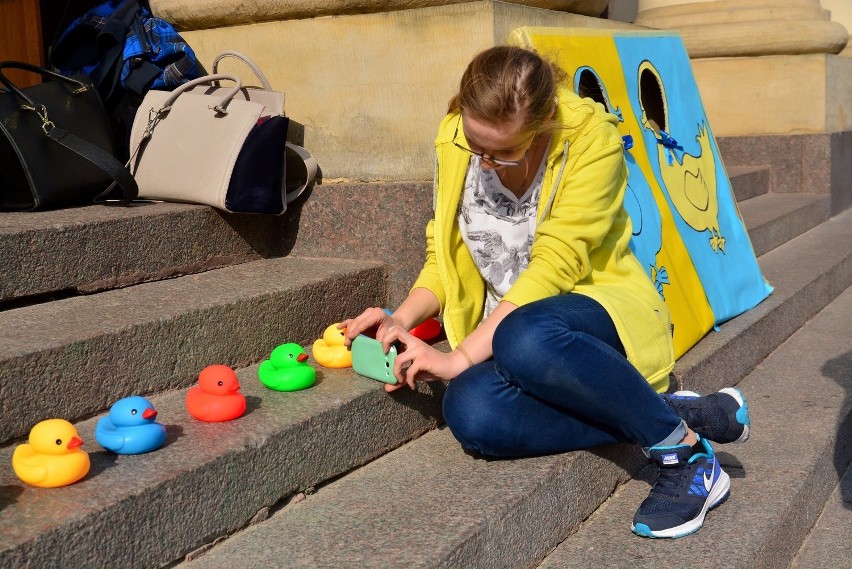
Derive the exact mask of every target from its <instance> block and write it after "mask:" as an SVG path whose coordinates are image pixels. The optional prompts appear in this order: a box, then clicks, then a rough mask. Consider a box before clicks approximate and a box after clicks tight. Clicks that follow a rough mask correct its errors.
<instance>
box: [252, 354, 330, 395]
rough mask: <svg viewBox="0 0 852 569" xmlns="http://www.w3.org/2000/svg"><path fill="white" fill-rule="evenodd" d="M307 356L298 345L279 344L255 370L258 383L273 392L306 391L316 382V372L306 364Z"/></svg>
mask: <svg viewBox="0 0 852 569" xmlns="http://www.w3.org/2000/svg"><path fill="white" fill-rule="evenodd" d="M307 361H308V354H306V353H305V350H303V349H302V347H301V346H300V345H299V344H294V343H292V342H291V343H287V344H281V345H280V346H278V347H277V348H275V349H274V350H272V353H271V354H270V355H269V359H268V360H263V361H262V362H261V363H260V367H258V369H257V377H258V378H259V379H260V382H261V383H262V384H263V385H265V386H266V387H268V388H269V389H274V390H275V391H298V390H300V389H306V388H308V387H310V386H312V385H313V384H314V382H315V381H316V380H317V372H316V371H315V370H314V368H312V367H311V366H309V365H308V364H307Z"/></svg>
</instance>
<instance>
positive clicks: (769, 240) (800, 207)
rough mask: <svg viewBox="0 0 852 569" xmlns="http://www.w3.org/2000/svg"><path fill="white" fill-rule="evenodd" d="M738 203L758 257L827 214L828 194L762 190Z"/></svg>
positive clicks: (829, 202) (819, 221)
mask: <svg viewBox="0 0 852 569" xmlns="http://www.w3.org/2000/svg"><path fill="white" fill-rule="evenodd" d="M738 207H739V210H740V215H741V216H742V219H743V221H744V223H745V225H746V227H748V235H749V238H750V240H751V244H752V247H753V249H754V254H755V255H756V256H758V257H759V256H761V255H763V254H764V253H766V252H768V251H771V250H772V249H774V248H776V247H778V246H779V245H781V244H783V243H786V242H787V241H789V240H790V239H792V238H794V237H796V236H797V235H801V234H802V233H804V232H806V231H807V230H809V229H812V228H813V227H816V226H817V225H819V224H820V223H822V222H823V221H825V220H827V219H828V218H829V217H831V196H829V195H827V194H804V193H799V194H762V195H757V196H754V197H751V198H749V199H746V200H743V201H740V202H739V204H738Z"/></svg>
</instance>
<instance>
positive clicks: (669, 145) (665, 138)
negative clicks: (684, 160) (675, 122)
mask: <svg viewBox="0 0 852 569" xmlns="http://www.w3.org/2000/svg"><path fill="white" fill-rule="evenodd" d="M657 143H658V144H662V145H663V147H664V148H665V149H666V158H667V159H668V162H669V166H671V165H672V162H673V160H674V152H673V150H680V151H681V152H683V146H681V145H680V144H678V143H677V140H675V139H674V138H672V137H671V136H669V133H667V132H666V131H664V130H661V131H660V138H658V139H657Z"/></svg>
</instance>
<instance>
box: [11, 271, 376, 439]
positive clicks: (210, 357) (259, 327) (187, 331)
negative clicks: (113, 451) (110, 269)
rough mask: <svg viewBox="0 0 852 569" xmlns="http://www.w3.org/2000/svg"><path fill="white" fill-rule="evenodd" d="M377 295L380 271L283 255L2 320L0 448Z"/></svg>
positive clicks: (316, 332) (305, 331) (187, 377)
mask: <svg viewBox="0 0 852 569" xmlns="http://www.w3.org/2000/svg"><path fill="white" fill-rule="evenodd" d="M386 298H387V282H386V273H385V269H384V266H383V265H381V264H380V263H377V262H375V261H352V260H343V259H327V258H325V259H316V258H295V257H284V258H276V259H262V260H259V261H252V262H249V263H245V264H242V265H236V266H232V267H225V268H221V269H216V270H211V271H207V272H204V273H201V274H197V275H188V276H184V277H181V278H177V279H170V280H166V281H159V282H152V283H144V284H140V285H137V286H132V287H128V288H123V289H118V290H112V291H106V292H102V293H99V294H94V295H88V296H80V297H74V298H68V299H64V300H58V301H54V302H49V303H44V304H38V305H33V306H26V307H22V308H16V309H12V310H6V311H3V312H0V330H2V331H3V333H2V335H0V377H2V378H3V386H2V390H0V408H1V409H2V413H0V444H2V443H4V442H6V441H8V440H10V439H13V438H15V437H21V436H24V435H26V434H27V433H28V432H29V429H30V428H31V427H32V425H33V424H35V423H36V422H38V421H41V420H43V419H46V418H50V417H62V418H65V419H68V420H77V419H81V418H84V417H87V416H91V415H93V414H95V413H98V412H100V411H102V410H104V409H107V408H108V407H109V405H111V404H112V403H113V402H114V401H116V400H117V399H119V398H121V397H124V396H128V395H131V394H140V395H142V394H148V393H154V392H158V391H162V390H165V389H170V388H176V387H184V386H187V385H189V384H191V383H194V382H195V380H196V378H197V376H198V373H199V372H200V371H201V369H202V368H204V367H206V366H208V365H210V364H214V363H222V364H226V365H231V366H235V367H240V366H246V365H251V364H254V363H257V362H259V361H261V360H262V359H263V358H264V357H268V355H269V353H270V352H271V350H272V349H273V348H274V347H275V346H276V345H278V344H281V343H284V342H287V341H292V342H297V343H300V344H302V345H310V344H311V343H312V342H313V341H314V340H315V339H316V338H318V337H320V336H321V335H322V332H323V330H324V329H325V328H326V326H328V325H329V324H331V323H333V322H339V321H340V320H342V319H343V318H344V317H346V316H349V315H352V314H357V313H359V312H360V311H361V310H363V309H364V308H366V307H368V306H374V305H377V304H378V305H382V304H383V303H384V302H385V299H386Z"/></svg>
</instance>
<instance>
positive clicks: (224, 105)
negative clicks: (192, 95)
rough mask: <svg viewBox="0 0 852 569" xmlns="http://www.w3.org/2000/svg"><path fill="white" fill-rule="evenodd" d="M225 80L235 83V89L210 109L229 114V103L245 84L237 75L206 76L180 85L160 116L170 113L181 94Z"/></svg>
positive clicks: (160, 111)
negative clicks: (199, 86) (198, 86)
mask: <svg viewBox="0 0 852 569" xmlns="http://www.w3.org/2000/svg"><path fill="white" fill-rule="evenodd" d="M224 80H227V81H233V82H234V87H233V88H232V89H230V90H229V91H226V92H225V94H224V95H223V96H222V98H221V99H220V100H219V102H218V103H217V104H216V105H214V106H212V107H210V109H211V110H213V111H215V112H217V113H222V114H228V103H230V102H231V99H233V98H234V96H235V95H236V94H237V93H239V92H240V88H242V86H243V84H242V82H241V81H240V79H239V77H237V76H236V75H225V74H216V75H205V76H204V77H199V78H198V79H193V80H192V81H187V82H186V83H184V84H183V85H180V86H179V87H177V88H176V89H175V90H174V91H172V92H171V94H170V95H169V96H168V97H166V100H165V101H163V105H162V106H161V107H160V110H159V111H158V114H159V113H165V112H168V111H169V109H171V108H172V105H173V104H174V103H175V101H177V98H178V97H180V95H181V93H184V92H186V91H189V90H190V89H192V88H193V87H195V86H197V85H204V84H205V83H213V82H215V81H224Z"/></svg>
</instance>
